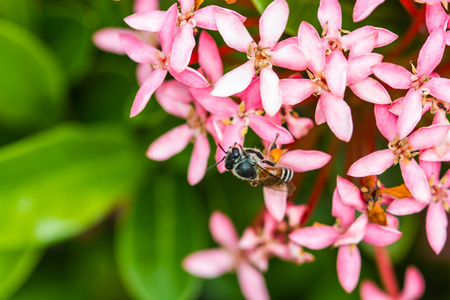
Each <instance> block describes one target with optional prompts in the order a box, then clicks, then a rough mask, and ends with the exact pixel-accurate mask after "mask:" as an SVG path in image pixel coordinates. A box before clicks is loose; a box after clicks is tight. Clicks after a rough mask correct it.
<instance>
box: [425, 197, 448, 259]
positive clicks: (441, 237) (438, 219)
mask: <svg viewBox="0 0 450 300" xmlns="http://www.w3.org/2000/svg"><path fill="white" fill-rule="evenodd" d="M447 225H448V220H447V213H446V212H445V209H444V206H443V205H442V203H441V202H435V201H431V202H430V204H429V205H428V211H427V220H426V228H427V237H428V242H429V243H430V246H431V248H432V249H433V251H434V252H436V254H439V253H441V251H442V248H444V246H445V242H446V241H447Z"/></svg>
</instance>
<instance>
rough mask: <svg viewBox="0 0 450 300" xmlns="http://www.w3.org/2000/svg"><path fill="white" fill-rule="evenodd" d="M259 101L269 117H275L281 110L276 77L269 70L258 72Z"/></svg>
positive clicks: (279, 91)
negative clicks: (259, 80) (259, 83)
mask: <svg viewBox="0 0 450 300" xmlns="http://www.w3.org/2000/svg"><path fill="white" fill-rule="evenodd" d="M259 77H260V79H261V85H260V89H261V101H262V105H263V108H264V110H265V112H266V113H267V114H268V115H269V116H273V115H275V114H276V113H277V112H278V111H279V110H280V108H281V89H280V86H279V81H280V79H279V78H278V75H277V74H276V73H275V72H274V71H273V70H272V69H269V68H263V69H262V70H261V72H260V76H259Z"/></svg>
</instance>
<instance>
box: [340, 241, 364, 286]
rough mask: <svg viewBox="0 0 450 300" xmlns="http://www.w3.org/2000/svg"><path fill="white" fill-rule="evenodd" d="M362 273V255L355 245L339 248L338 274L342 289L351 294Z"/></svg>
mask: <svg viewBox="0 0 450 300" xmlns="http://www.w3.org/2000/svg"><path fill="white" fill-rule="evenodd" d="M360 271H361V255H360V253H359V250H358V247H356V246H355V245H348V246H347V245H346V246H341V247H339V250H338V256H337V274H338V279H339V282H340V284H341V285H342V287H343V288H344V290H345V291H346V292H347V293H351V292H352V291H353V290H354V289H355V287H356V285H357V284H358V280H359V273H360Z"/></svg>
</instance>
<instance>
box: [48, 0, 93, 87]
mask: <svg viewBox="0 0 450 300" xmlns="http://www.w3.org/2000/svg"><path fill="white" fill-rule="evenodd" d="M94 14H95V13H94V12H93V11H92V10H91V9H90V8H89V7H88V6H85V5H83V3H82V2H80V1H61V0H60V1H57V2H52V1H50V2H49V3H48V4H47V5H46V10H45V15H44V18H43V32H42V36H43V40H44V41H45V42H46V43H47V44H48V45H49V46H50V47H51V48H52V50H53V51H54V52H55V54H56V56H57V57H58V59H59V60H60V61H61V65H63V66H64V70H65V72H66V75H67V77H68V79H69V80H70V81H72V82H76V81H78V80H80V79H81V78H82V77H83V75H85V74H86V73H87V72H88V71H89V67H90V66H91V64H92V62H93V56H92V54H91V52H92V50H93V49H94V46H93V44H92V41H91V33H92V32H91V31H92V30H90V29H89V28H91V27H92V23H93V21H92V19H95V18H94V16H95V15H94Z"/></svg>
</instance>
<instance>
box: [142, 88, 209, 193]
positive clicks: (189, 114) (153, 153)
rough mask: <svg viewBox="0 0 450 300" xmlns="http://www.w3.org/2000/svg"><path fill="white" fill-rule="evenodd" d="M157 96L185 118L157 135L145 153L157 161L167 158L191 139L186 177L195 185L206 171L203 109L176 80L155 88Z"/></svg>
mask: <svg viewBox="0 0 450 300" xmlns="http://www.w3.org/2000/svg"><path fill="white" fill-rule="evenodd" d="M156 96H157V99H158V102H159V103H160V104H161V106H162V107H163V108H164V109H165V110H166V111H167V112H169V113H171V114H173V115H175V116H178V117H180V118H183V119H186V123H185V124H183V125H180V126H178V127H175V128H174V129H172V130H170V131H168V132H166V133H165V134H164V135H162V136H161V137H159V138H158V139H156V140H155V141H154V142H153V143H152V144H151V145H150V147H149V148H148V150H147V157H148V158H150V159H153V160H157V161H162V160H166V159H169V158H171V157H172V156H173V155H175V154H177V153H179V152H181V151H182V150H183V149H184V148H186V146H187V145H188V144H189V142H190V141H193V143H194V149H193V151H192V156H191V161H190V163H189V168H188V177H187V179H188V182H189V184H191V185H195V184H197V183H198V182H200V181H201V180H202V178H203V176H204V175H205V172H206V168H207V164H208V157H209V154H210V147H209V142H208V138H207V136H206V128H205V127H206V125H205V124H206V111H205V110H204V109H203V107H201V105H199V104H196V103H195V101H194V100H193V99H192V96H191V95H190V94H189V90H188V89H187V87H186V86H185V85H183V84H181V83H179V82H177V81H168V82H165V83H164V84H163V85H161V87H160V88H159V89H158V90H157V91H156ZM192 101H194V102H193V104H192ZM193 105H195V108H194V106H193Z"/></svg>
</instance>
